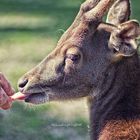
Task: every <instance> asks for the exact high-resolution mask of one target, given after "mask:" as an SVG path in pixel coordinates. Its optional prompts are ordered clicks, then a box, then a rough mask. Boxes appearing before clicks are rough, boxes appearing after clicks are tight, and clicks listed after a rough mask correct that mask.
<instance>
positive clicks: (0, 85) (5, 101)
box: [0, 73, 14, 110]
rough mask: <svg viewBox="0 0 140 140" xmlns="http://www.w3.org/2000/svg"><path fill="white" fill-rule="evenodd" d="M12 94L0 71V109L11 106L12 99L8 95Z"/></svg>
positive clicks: (12, 91) (11, 89)
mask: <svg viewBox="0 0 140 140" xmlns="http://www.w3.org/2000/svg"><path fill="white" fill-rule="evenodd" d="M13 94H14V90H13V88H12V87H11V85H10V83H9V82H8V80H7V79H6V78H5V76H4V75H3V74H2V73H0V109H4V110H6V109H9V108H11V106H12V100H11V98H10V96H12V95H13Z"/></svg>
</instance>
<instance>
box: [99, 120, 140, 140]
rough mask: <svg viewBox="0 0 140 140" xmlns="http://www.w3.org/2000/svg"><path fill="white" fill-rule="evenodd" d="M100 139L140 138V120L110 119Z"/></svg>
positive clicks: (128, 139) (138, 139)
mask: <svg viewBox="0 0 140 140" xmlns="http://www.w3.org/2000/svg"><path fill="white" fill-rule="evenodd" d="M99 140H140V120H139V119H136V120H130V121H126V120H112V121H108V122H107V123H106V125H105V127H104V129H103V131H102V132H101V134H100V136H99Z"/></svg>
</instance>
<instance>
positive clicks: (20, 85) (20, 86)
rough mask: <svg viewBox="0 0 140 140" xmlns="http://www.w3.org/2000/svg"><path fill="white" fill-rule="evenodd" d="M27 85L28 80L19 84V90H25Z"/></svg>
mask: <svg viewBox="0 0 140 140" xmlns="http://www.w3.org/2000/svg"><path fill="white" fill-rule="evenodd" d="M27 83H28V79H24V80H22V81H20V82H19V84H18V86H19V88H24V87H25V86H26V84H27Z"/></svg>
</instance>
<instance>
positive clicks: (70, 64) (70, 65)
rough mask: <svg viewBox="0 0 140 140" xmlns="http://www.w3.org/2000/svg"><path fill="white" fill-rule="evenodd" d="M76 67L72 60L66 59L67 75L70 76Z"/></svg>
mask: <svg viewBox="0 0 140 140" xmlns="http://www.w3.org/2000/svg"><path fill="white" fill-rule="evenodd" d="M74 68H75V65H74V64H73V61H72V60H70V59H66V61H65V69H64V71H65V73H66V74H69V73H72V72H73V71H74Z"/></svg>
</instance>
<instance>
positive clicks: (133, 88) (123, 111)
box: [18, 0, 140, 140]
mask: <svg viewBox="0 0 140 140" xmlns="http://www.w3.org/2000/svg"><path fill="white" fill-rule="evenodd" d="M107 12H108V15H107V19H106V21H104V20H103V19H104V18H103V17H104V16H105V14H106V13H107ZM130 15H131V2H130V0H86V1H85V2H84V3H83V4H81V7H80V10H79V13H78V15H77V16H76V18H75V20H74V22H73V23H72V25H71V26H70V27H69V28H68V30H67V31H66V32H65V33H64V34H63V35H62V37H61V38H60V40H59V41H58V44H57V47H56V48H55V49H54V50H53V51H52V52H51V53H50V54H49V55H48V56H47V57H46V58H45V59H43V60H42V61H41V62H40V63H39V64H38V65H37V66H35V67H34V68H33V69H31V70H30V71H29V72H27V73H26V74H24V75H23V76H22V77H21V78H20V80H19V82H18V89H19V91H20V92H21V93H22V94H24V95H25V99H24V100H25V102H27V103H31V104H36V105H38V104H43V103H46V102H51V101H64V100H76V99H79V98H87V101H88V108H89V114H90V118H89V119H90V131H91V134H90V135H91V140H140V59H139V55H138V44H137V38H138V36H139V35H140V26H139V22H138V21H137V20H130Z"/></svg>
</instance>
